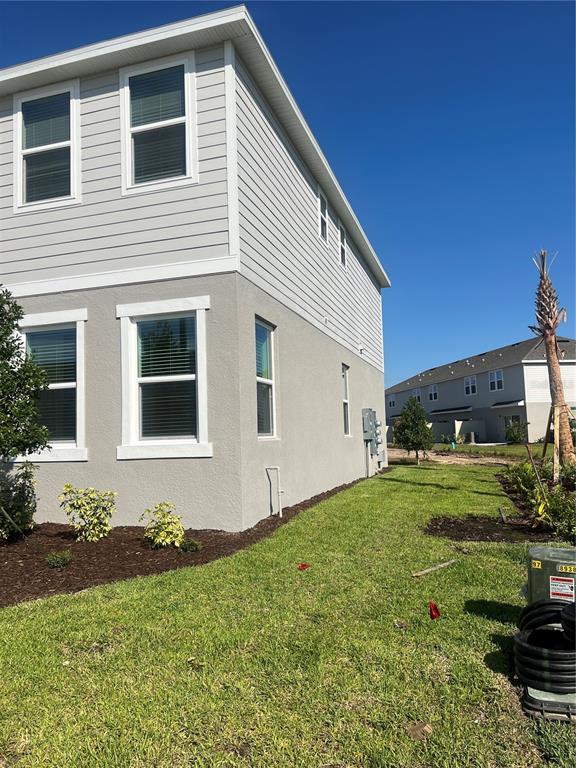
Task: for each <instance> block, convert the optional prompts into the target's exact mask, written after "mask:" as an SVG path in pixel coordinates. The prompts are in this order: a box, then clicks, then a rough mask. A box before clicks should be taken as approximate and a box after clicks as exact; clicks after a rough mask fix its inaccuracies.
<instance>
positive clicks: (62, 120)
mask: <svg viewBox="0 0 576 768" xmlns="http://www.w3.org/2000/svg"><path fill="white" fill-rule="evenodd" d="M37 93H38V97H37V98H28V97H27V96H19V97H17V98H16V105H15V106H16V108H15V121H16V125H15V128H16V130H15V135H16V149H17V155H18V159H17V161H16V163H15V166H14V173H15V179H14V181H15V183H14V189H15V192H16V195H15V201H14V202H15V208H16V209H18V208H23V207H29V206H30V207H34V208H38V207H40V208H46V207H54V206H56V205H61V204H66V203H70V202H78V201H79V192H80V184H79V159H78V153H79V137H78V114H77V113H78V103H79V102H78V85H77V83H72V84H69V85H67V86H60V87H59V88H58V89H49V90H48V91H47V90H46V89H44V90H42V91H39V92H37Z"/></svg>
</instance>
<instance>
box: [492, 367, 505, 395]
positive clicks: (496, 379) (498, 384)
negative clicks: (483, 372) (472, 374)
mask: <svg viewBox="0 0 576 768" xmlns="http://www.w3.org/2000/svg"><path fill="white" fill-rule="evenodd" d="M501 389H504V374H503V372H502V370H501V369H500V370H498V371H490V392H497V391H499V390H501Z"/></svg>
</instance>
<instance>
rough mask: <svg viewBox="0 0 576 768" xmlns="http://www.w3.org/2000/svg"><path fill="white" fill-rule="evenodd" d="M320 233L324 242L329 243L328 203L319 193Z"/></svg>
mask: <svg viewBox="0 0 576 768" xmlns="http://www.w3.org/2000/svg"><path fill="white" fill-rule="evenodd" d="M318 233H319V235H320V237H321V238H322V240H324V242H326V243H327V242H328V202H327V200H326V198H325V197H324V195H323V194H322V192H320V191H318Z"/></svg>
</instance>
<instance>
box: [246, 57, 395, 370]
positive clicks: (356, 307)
mask: <svg viewBox="0 0 576 768" xmlns="http://www.w3.org/2000/svg"><path fill="white" fill-rule="evenodd" d="M237 73H238V75H237V85H236V87H237V123H238V128H237V132H238V193H239V209H240V251H241V270H242V273H243V274H244V275H245V276H246V277H248V278H249V279H250V280H252V281H253V282H254V283H256V284H257V285H258V286H260V287H261V288H263V289H264V290H266V291H267V292H268V293H270V295H272V296H274V297H275V298H277V299H279V300H280V301H282V302H283V303H284V304H286V305H287V306H289V307H290V308H292V309H294V310H295V311H296V312H298V313H299V314H300V315H302V316H303V317H305V318H306V319H308V320H309V321H311V322H312V323H314V325H316V326H317V327H319V328H322V329H323V330H324V331H326V332H327V333H329V334H330V335H331V336H333V337H334V338H336V339H338V340H339V341H340V342H341V343H343V344H344V345H346V346H347V347H348V348H350V349H352V350H354V351H356V352H358V350H359V348H362V349H363V358H364V359H366V360H367V361H368V362H370V363H372V364H373V365H376V366H378V367H379V368H381V367H382V365H383V359H382V313H381V301H380V290H379V288H378V286H377V285H376V282H375V281H374V279H373V277H372V276H371V274H370V273H369V271H368V269H367V268H366V266H365V263H364V262H363V260H362V258H361V257H360V255H359V254H358V252H357V250H356V248H355V246H354V244H353V242H352V241H351V240H349V241H348V261H347V266H348V268H347V270H346V271H344V270H343V269H342V267H341V265H340V251H339V230H338V221H337V219H336V218H335V216H334V214H333V212H332V211H331V210H330V211H329V238H328V239H329V244H328V247H327V246H326V244H325V243H324V242H323V241H322V240H321V239H320V237H319V236H318V214H317V193H316V182H315V179H314V178H313V176H312V174H311V173H310V172H309V170H308V168H307V167H306V166H305V164H304V162H303V161H302V159H301V158H300V156H299V155H298V153H297V152H296V151H295V149H294V148H293V146H292V145H291V143H290V141H289V140H288V138H287V137H286V135H285V134H284V132H283V130H282V129H281V127H280V126H279V124H278V123H277V121H276V119H275V117H274V115H273V114H272V112H271V110H270V109H269V107H268V105H267V104H266V102H265V101H264V99H263V97H262V96H261V94H260V93H259V91H258V89H257V87H256V86H255V84H254V82H253V81H252V79H251V77H250V75H249V74H248V73H247V71H246V69H245V67H244V66H243V64H242V62H241V61H238V67H237Z"/></svg>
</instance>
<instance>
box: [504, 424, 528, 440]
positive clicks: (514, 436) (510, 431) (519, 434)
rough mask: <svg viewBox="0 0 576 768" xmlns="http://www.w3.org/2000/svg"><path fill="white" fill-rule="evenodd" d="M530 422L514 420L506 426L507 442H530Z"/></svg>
mask: <svg viewBox="0 0 576 768" xmlns="http://www.w3.org/2000/svg"><path fill="white" fill-rule="evenodd" d="M527 427H528V424H521V423H520V422H516V421H515V422H512V423H510V424H508V425H507V426H506V442H507V443H513V444H519V443H526V442H528V430H527Z"/></svg>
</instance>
